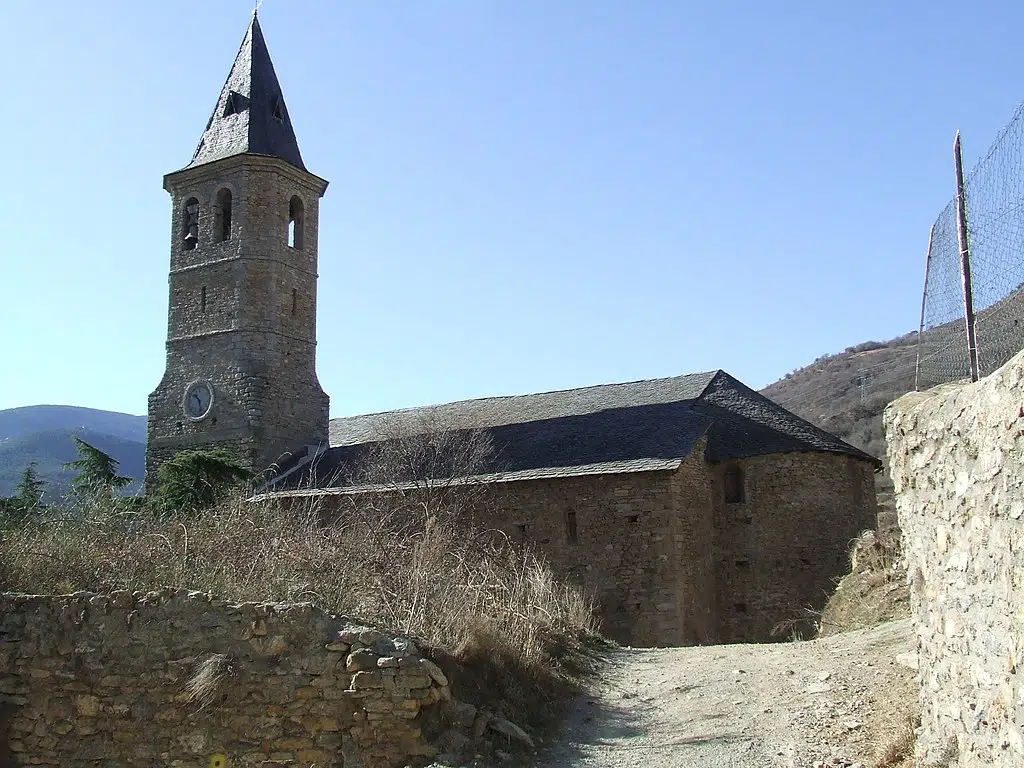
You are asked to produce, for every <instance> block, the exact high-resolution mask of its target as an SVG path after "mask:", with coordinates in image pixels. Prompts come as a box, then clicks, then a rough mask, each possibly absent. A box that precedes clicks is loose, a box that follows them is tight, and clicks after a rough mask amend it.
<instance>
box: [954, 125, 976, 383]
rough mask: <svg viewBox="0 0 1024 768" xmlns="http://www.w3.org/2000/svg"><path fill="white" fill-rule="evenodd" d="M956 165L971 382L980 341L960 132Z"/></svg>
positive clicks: (974, 376) (956, 145) (957, 142)
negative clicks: (975, 308)
mask: <svg viewBox="0 0 1024 768" xmlns="http://www.w3.org/2000/svg"><path fill="white" fill-rule="evenodd" d="M953 158H954V162H955V165H956V210H957V238H958V239H959V241H960V274H961V275H962V277H963V283H964V314H965V315H966V318H967V353H968V355H970V359H971V381H977V380H978V376H979V372H978V368H979V365H978V339H977V336H976V334H975V328H974V293H973V288H972V286H971V245H970V241H969V240H968V237H967V191H966V189H965V188H964V156H963V148H962V147H961V144H960V131H957V132H956V140H955V141H954V142H953Z"/></svg>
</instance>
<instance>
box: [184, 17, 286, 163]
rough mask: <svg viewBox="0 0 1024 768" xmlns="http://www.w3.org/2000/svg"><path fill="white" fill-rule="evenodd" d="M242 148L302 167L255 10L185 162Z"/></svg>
mask: <svg viewBox="0 0 1024 768" xmlns="http://www.w3.org/2000/svg"><path fill="white" fill-rule="evenodd" d="M242 154H254V155H267V156H270V157H278V158H281V159H282V160H287V161H288V162H289V163H291V164H292V165H294V166H296V167H298V168H301V169H303V170H305V168H306V167H305V166H304V165H303V164H302V155H301V154H299V143H298V141H297V140H296V139H295V131H294V130H293V129H292V122H291V118H290V117H289V116H288V108H287V107H286V106H285V103H284V95H283V94H282V92H281V86H280V84H278V82H277V74H276V73H275V72H274V64H273V62H271V60H270V52H269V51H268V50H267V42H266V40H264V39H263V32H262V30H261V29H260V22H259V19H258V18H257V17H256V14H255V13H254V14H253V17H252V23H251V24H250V25H249V29H248V30H247V31H246V33H245V39H243V40H242V46H241V47H240V48H239V49H238V55H237V56H236V57H235V63H234V64H233V65H232V66H231V73H230V74H229V75H228V79H227V82H226V83H224V88H223V89H222V90H221V92H220V98H218V99H217V106H216V107H215V108H214V110H213V114H212V115H210V121H209V122H208V123H207V124H206V130H205V131H204V132H203V136H202V138H201V139H200V140H199V146H198V147H196V152H195V155H193V157H192V162H190V163H189V164H188V167H189V168H191V167H194V166H196V165H202V164H204V163H210V162H213V161H214V160H220V159H222V158H225V157H230V156H232V155H242Z"/></svg>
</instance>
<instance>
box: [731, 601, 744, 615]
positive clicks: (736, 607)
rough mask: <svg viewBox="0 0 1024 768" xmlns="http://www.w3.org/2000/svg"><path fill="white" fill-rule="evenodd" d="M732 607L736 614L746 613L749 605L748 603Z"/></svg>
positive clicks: (735, 604) (736, 604)
mask: <svg viewBox="0 0 1024 768" xmlns="http://www.w3.org/2000/svg"><path fill="white" fill-rule="evenodd" d="M732 607H733V610H735V611H736V613H746V612H747V604H746V603H733V606H732Z"/></svg>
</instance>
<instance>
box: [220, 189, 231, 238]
mask: <svg viewBox="0 0 1024 768" xmlns="http://www.w3.org/2000/svg"><path fill="white" fill-rule="evenodd" d="M230 239H231V190H230V189H227V188H224V189H222V190H220V191H219V192H218V193H217V241H218V242H221V243H223V242H224V241H225V240H230Z"/></svg>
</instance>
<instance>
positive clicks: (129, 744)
mask: <svg viewBox="0 0 1024 768" xmlns="http://www.w3.org/2000/svg"><path fill="white" fill-rule="evenodd" d="M204 680H207V681H209V682H210V684H209V685H208V686H199V685H197V683H199V682H202V681H204ZM449 698H450V693H449V688H448V682H447V680H446V679H445V677H444V674H443V673H442V672H441V671H440V669H439V668H438V667H437V666H436V665H434V664H433V663H432V662H431V661H429V660H428V659H425V658H423V657H421V655H420V653H419V651H418V649H417V648H416V646H415V644H414V643H413V642H412V641H411V640H409V639H408V638H402V637H394V636H389V635H386V634H383V633H381V632H378V631H376V630H373V629H367V628H365V627H360V626H358V625H356V624H354V623H353V622H351V621H349V620H347V619H346V618H345V617H339V616H333V615H330V614H327V613H324V612H322V611H320V610H318V609H315V608H313V607H312V606H310V605H308V604H278V605H273V604H266V605H259V604H252V603H246V604H232V603H227V602H223V601H217V600H211V599H210V598H209V597H208V596H206V595H204V594H202V593H195V592H192V593H190V592H186V591H174V590H165V591H162V592H152V593H149V594H143V593H134V594H133V593H129V592H115V593H113V594H111V595H109V596H107V595H93V594H88V593H79V594H75V595H70V596H62V597H40V596H28V595H10V594H3V595H0V765H3V766H7V765H13V766H20V765H52V766H62V767H71V768H74V767H76V766H96V765H100V764H102V765H104V766H110V767H111V768H117V767H119V766H142V765H145V766H151V767H153V768H156V767H157V766H165V767H167V768H170V767H171V766H215V767H216V768H228V766H230V767H231V768H238V767H241V766H262V767H263V768H273V767H274V766H285V765H298V766H309V765H316V766H317V768H327V767H330V766H338V767H339V768H340V767H341V766H344V767H345V768H353V767H354V766H360V767H361V768H376V767H378V766H380V767H383V766H403V765H406V764H408V762H410V760H412V759H414V758H415V757H416V756H422V755H430V754H432V752H433V749H432V748H431V747H430V746H429V745H428V744H427V743H426V741H425V739H424V736H423V733H422V732H421V728H420V725H421V721H422V720H423V717H424V716H425V712H426V711H427V710H431V709H433V708H434V707H435V705H438V703H439V702H441V701H446V700H448V699H449Z"/></svg>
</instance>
